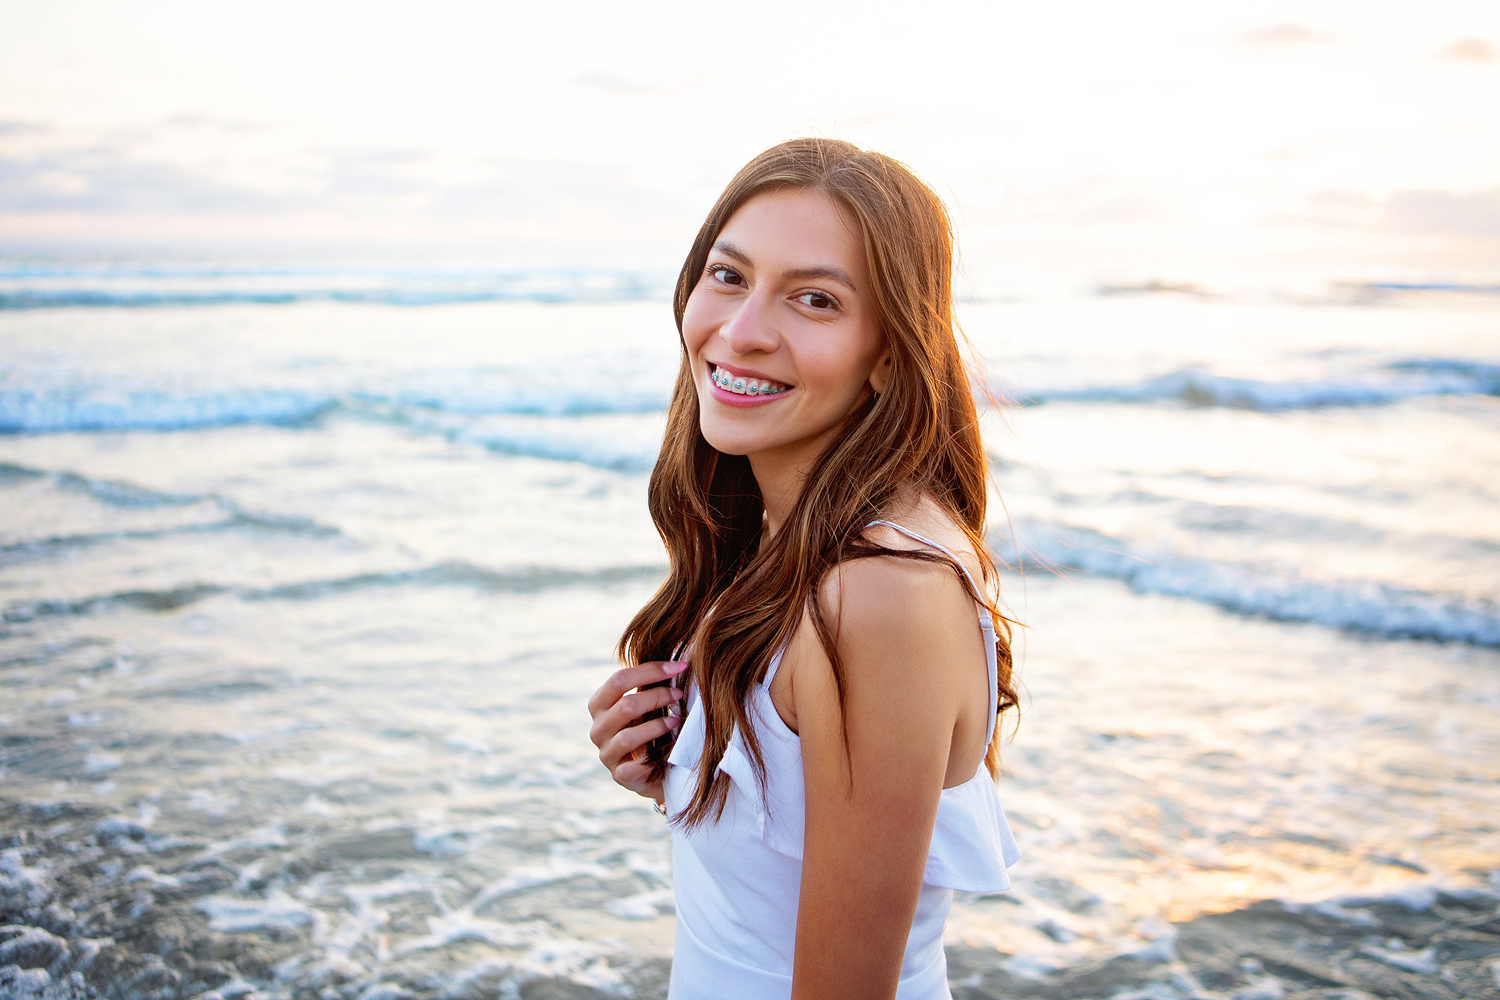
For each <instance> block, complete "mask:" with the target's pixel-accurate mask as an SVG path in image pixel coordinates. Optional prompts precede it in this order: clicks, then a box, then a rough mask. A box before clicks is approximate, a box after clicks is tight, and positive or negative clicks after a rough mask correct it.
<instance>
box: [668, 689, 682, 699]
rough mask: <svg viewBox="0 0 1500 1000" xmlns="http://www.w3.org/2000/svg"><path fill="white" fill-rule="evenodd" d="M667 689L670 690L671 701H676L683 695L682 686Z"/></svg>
mask: <svg viewBox="0 0 1500 1000" xmlns="http://www.w3.org/2000/svg"><path fill="white" fill-rule="evenodd" d="M667 690H668V691H671V692H672V700H673V701H676V700H677V699H678V698H681V697H682V696H683V694H684V692H683V690H682V688H668V689H667Z"/></svg>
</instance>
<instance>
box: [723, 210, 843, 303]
mask: <svg viewBox="0 0 1500 1000" xmlns="http://www.w3.org/2000/svg"><path fill="white" fill-rule="evenodd" d="M719 238H720V240H722V241H724V242H728V243H732V244H734V246H735V247H736V248H738V249H739V250H741V251H743V252H745V253H746V254H748V255H749V256H750V258H751V262H752V263H753V264H754V265H755V266H756V267H757V268H766V269H773V270H774V269H781V268H790V269H805V268H815V267H818V266H827V265H833V266H837V267H840V268H842V269H843V270H846V271H848V272H850V273H851V274H852V275H853V276H854V277H855V278H856V280H858V279H859V278H860V277H862V276H863V273H864V245H863V240H862V239H861V238H860V233H859V224H858V223H857V222H855V220H854V217H853V216H852V215H850V213H849V211H848V210H847V209H845V208H844V207H843V206H842V205H840V204H839V203H838V202H836V201H834V200H833V199H832V198H830V197H829V196H828V195H827V194H825V193H823V192H822V191H819V190H816V189H814V188H784V189H781V190H777V191H766V192H763V193H761V194H758V195H756V196H755V197H753V198H751V199H750V200H749V201H747V202H745V204H743V205H741V206H740V207H739V209H737V210H736V211H735V213H734V214H733V215H731V216H730V217H729V221H728V222H726V223H725V224H724V228H723V229H722V230H721V231H720V233H719Z"/></svg>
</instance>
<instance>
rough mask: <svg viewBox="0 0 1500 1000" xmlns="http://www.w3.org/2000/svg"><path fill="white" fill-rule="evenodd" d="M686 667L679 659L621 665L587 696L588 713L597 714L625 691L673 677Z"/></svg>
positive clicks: (618, 698)
mask: <svg viewBox="0 0 1500 1000" xmlns="http://www.w3.org/2000/svg"><path fill="white" fill-rule="evenodd" d="M686 669H687V664H686V663H683V662H682V661H680V660H653V661H651V662H649V663H642V664H641V665H640V666H638V667H621V668H620V669H619V670H616V671H615V672H614V673H612V674H610V675H609V679H608V680H606V681H605V682H604V683H603V684H601V685H599V690H597V691H595V692H594V694H593V697H591V698H589V714H590V715H598V714H599V713H600V712H602V711H604V710H606V709H608V708H609V707H610V706H611V705H613V704H614V703H615V702H617V701H619V700H620V696H621V695H623V694H624V693H625V692H627V691H633V690H635V689H636V688H638V687H640V686H641V685H642V684H655V683H656V682H657V681H663V680H666V679H667V678H668V677H675V676H677V675H678V674H680V673H682V672H683V671H684V670H686Z"/></svg>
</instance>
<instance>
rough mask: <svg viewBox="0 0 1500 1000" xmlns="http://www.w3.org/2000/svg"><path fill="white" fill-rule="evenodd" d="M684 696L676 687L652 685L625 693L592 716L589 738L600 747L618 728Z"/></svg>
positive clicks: (624, 726) (623, 727)
mask: <svg viewBox="0 0 1500 1000" xmlns="http://www.w3.org/2000/svg"><path fill="white" fill-rule="evenodd" d="M683 697H684V695H683V693H682V691H681V690H679V689H678V688H666V687H654V688H646V689H645V690H644V691H637V692H636V693H635V694H627V695H626V696H625V697H623V698H621V699H620V700H619V701H617V702H615V703H614V705H612V706H611V707H610V708H608V709H607V710H605V711H604V712H601V713H600V714H598V715H596V716H594V724H593V725H592V726H590V727H589V739H591V740H593V742H594V746H596V747H602V746H603V745H604V744H605V743H607V742H609V741H610V739H612V738H613V737H614V735H615V734H616V733H618V732H619V731H620V730H622V729H625V728H627V727H629V726H630V725H631V724H632V723H634V722H636V721H638V720H639V719H640V718H641V716H643V715H645V714H646V713H648V712H654V711H656V710H657V709H661V708H666V707H667V706H668V705H671V704H674V703H675V702H678V701H681V700H682V698H683Z"/></svg>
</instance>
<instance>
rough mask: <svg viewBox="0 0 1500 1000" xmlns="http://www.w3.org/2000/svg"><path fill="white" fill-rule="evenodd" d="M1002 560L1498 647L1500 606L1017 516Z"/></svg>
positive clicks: (1274, 614) (1277, 616)
mask: <svg viewBox="0 0 1500 1000" xmlns="http://www.w3.org/2000/svg"><path fill="white" fill-rule="evenodd" d="M995 552H996V555H997V556H998V557H999V558H1000V559H1001V560H1002V561H1003V562H1005V563H1008V564H1011V565H1020V566H1024V567H1029V568H1033V569H1055V568H1063V569H1072V570H1079V571H1082V572H1087V573H1094V574H1097V575H1100V576H1107V577H1112V578H1115V579H1118V580H1122V581H1124V582H1125V583H1127V584H1129V585H1130V586H1131V587H1132V588H1133V589H1135V590H1137V591H1140V592H1142V593H1151V594H1168V595H1172V596H1176V597H1185V598H1189V599H1192V600H1195V601H1202V602H1204V603H1206V604H1213V605H1217V606H1218V607H1221V608H1224V609H1226V610H1229V611H1234V612H1238V613H1240V614H1248V615H1258V616H1262V617H1265V618H1270V619H1273V620H1276V621H1292V622H1312V623H1315V624H1319V625H1325V626H1328V627H1330V628H1336V629H1343V630H1348V631H1354V632H1367V633H1371V634H1374V635H1379V636H1384V637H1388V638H1416V639H1434V640H1440V641H1450V642H1468V643H1473V644H1475V645H1479V646H1500V606H1497V605H1495V604H1494V603H1493V602H1491V601H1486V600H1482V599H1475V598H1470V597H1464V596H1460V595H1455V594H1440V593H1439V594H1434V593H1427V592H1423V591H1416V590H1406V589H1403V588H1399V587H1393V586H1391V585H1389V584H1386V583H1380V582H1377V581H1373V580H1315V579H1309V578H1307V577H1303V576H1301V575H1299V574H1298V573H1296V572H1295V571H1291V570H1287V569H1282V568H1277V567H1271V566H1259V565H1253V564H1245V563H1234V562H1226V561H1221V560H1215V559H1200V558H1195V557H1192V556H1185V555H1180V554H1175V553H1169V554H1160V553H1151V552H1145V551H1142V550H1139V549H1137V548H1135V547H1134V546H1132V545H1131V544H1130V543H1129V542H1127V541H1123V540H1121V539H1117V538H1112V537H1110V536H1109V535H1106V534H1103V533H1102V532H1098V531H1094V530H1092V529H1089V528H1080V527H1074V526H1072V525H1066V524H1058V523H1054V522H1034V521H1018V522H1017V523H1016V526H1015V537H1013V538H1005V539H1002V540H1000V541H999V543H998V544H997V545H996V546H995Z"/></svg>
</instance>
